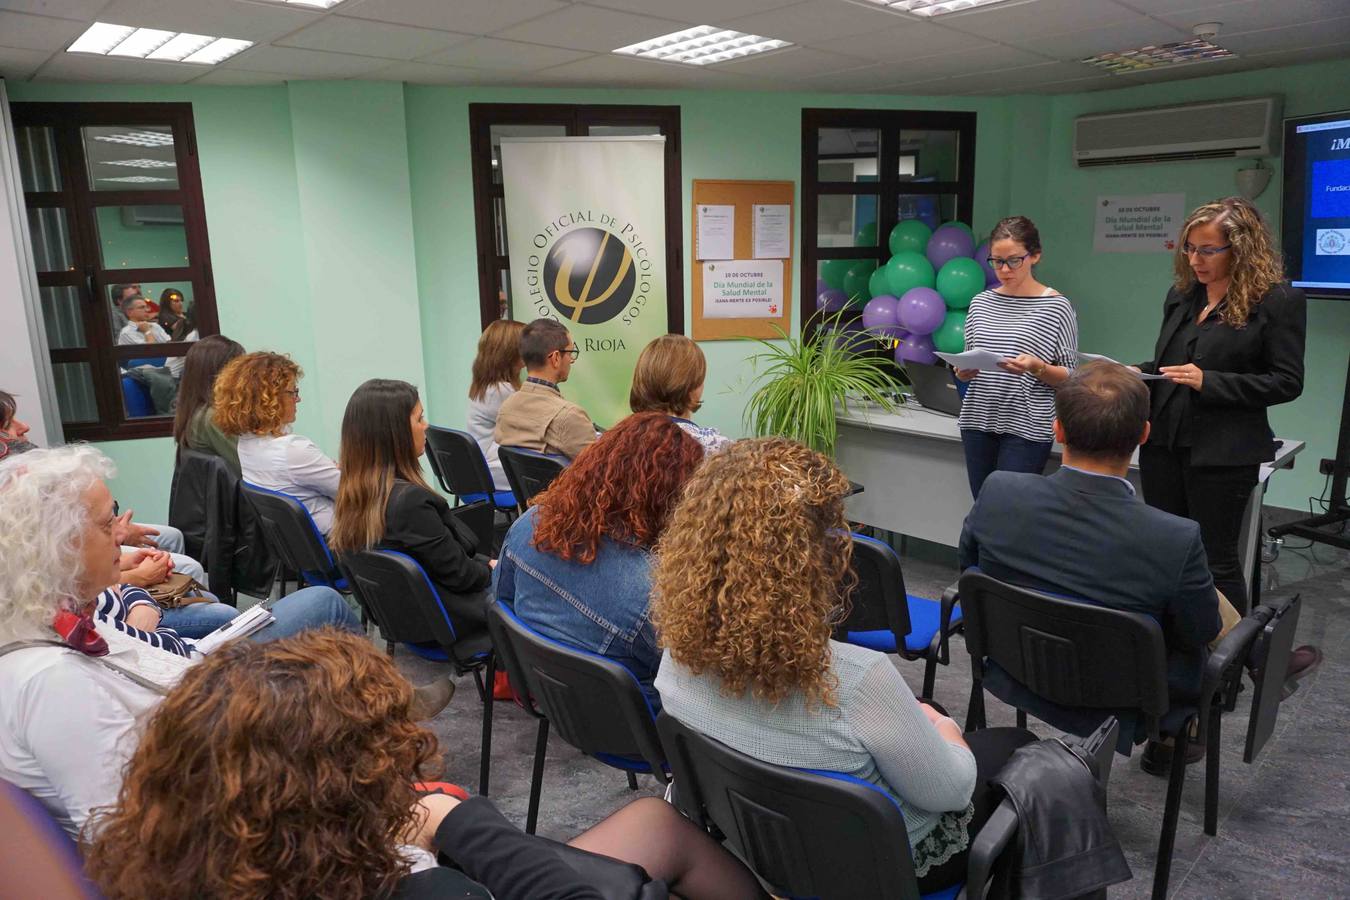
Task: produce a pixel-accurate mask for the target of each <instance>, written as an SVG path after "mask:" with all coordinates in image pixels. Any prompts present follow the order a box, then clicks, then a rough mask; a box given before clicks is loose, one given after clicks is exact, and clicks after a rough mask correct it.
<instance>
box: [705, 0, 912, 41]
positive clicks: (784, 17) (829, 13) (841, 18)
mask: <svg viewBox="0 0 1350 900" xmlns="http://www.w3.org/2000/svg"><path fill="white" fill-rule="evenodd" d="M716 24H720V25H725V26H726V27H727V28H734V29H736V30H737V31H744V32H746V33H748V34H759V35H763V36H764V37H772V38H778V39H779V40H784V41H792V42H793V43H794V44H811V45H816V44H819V43H820V42H821V41H828V40H832V39H834V38H842V37H848V36H850V35H854V34H865V33H867V32H874V31H879V30H882V29H886V28H894V27H895V26H896V25H897V24H899V19H898V17H897V16H896V15H895V13H889V12H886V11H885V10H882V9H880V8H878V7H870V8H869V7H866V6H863V5H861V4H858V3H840V2H822V0H807V2H805V3H796V4H794V5H792V6H785V7H782V8H780V9H775V10H773V11H772V12H765V13H758V14H756V15H753V16H745V17H743V18H739V19H728V20H727V21H725V22H723V21H721V20H719V21H718V22H717V23H716Z"/></svg>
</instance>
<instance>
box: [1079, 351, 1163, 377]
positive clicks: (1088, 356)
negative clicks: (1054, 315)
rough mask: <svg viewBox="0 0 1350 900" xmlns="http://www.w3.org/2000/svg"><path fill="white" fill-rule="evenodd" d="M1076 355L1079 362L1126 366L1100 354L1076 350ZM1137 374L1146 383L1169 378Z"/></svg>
mask: <svg viewBox="0 0 1350 900" xmlns="http://www.w3.org/2000/svg"><path fill="white" fill-rule="evenodd" d="M1074 353H1076V354H1077V356H1078V361H1079V362H1092V361H1094V360H1098V359H1100V360H1105V361H1106V362H1109V363H1116V365H1118V366H1124V365H1125V364H1124V363H1122V362H1116V361H1115V360H1114V359H1112V358H1111V357H1109V356H1102V355H1101V354H1100V353H1084V352H1083V351H1081V350H1075V351H1074ZM1125 368H1127V369H1129V368H1130V367H1129V366H1125ZM1130 371H1131V372H1134V370H1133V369H1130ZM1135 374H1136V375H1138V376H1139V377H1140V378H1141V379H1143V380H1144V381H1157V380H1158V379H1160V378H1166V377H1167V376H1166V375H1150V374H1148V373H1147V372H1135Z"/></svg>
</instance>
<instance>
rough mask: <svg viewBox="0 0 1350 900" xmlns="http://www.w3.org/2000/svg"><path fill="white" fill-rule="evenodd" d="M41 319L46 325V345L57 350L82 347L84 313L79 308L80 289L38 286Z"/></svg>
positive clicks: (83, 341) (83, 343) (83, 344)
mask: <svg viewBox="0 0 1350 900" xmlns="http://www.w3.org/2000/svg"><path fill="white" fill-rule="evenodd" d="M38 297H39V299H40V302H41V303H42V320H43V322H44V323H45V324H46V326H47V346H49V347H52V348H54V349H57V350H65V349H70V348H76V347H84V346H85V339H84V315H83V314H82V312H81V310H80V289H79V288H75V287H40V288H38Z"/></svg>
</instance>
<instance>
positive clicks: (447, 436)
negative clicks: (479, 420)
mask: <svg viewBox="0 0 1350 900" xmlns="http://www.w3.org/2000/svg"><path fill="white" fill-rule="evenodd" d="M427 461H428V462H430V463H431V470H432V471H433V472H435V473H436V478H437V479H438V480H439V481H440V483H441V488H442V489H444V490H445V492H446V493H447V494H454V495H455V496H456V497H462V496H464V495H465V494H489V495H490V494H491V493H492V492H493V491H495V490H496V487H494V486H493V484H492V472H491V471H490V470H489V469H488V464H487V460H486V459H485V458H484V457H483V450H482V448H481V447H479V446H478V442H477V441H475V440H474V439H473V435H471V434H469V433H468V432H467V431H457V430H456V429H454V428H442V427H440V426H439V425H431V426H429V427H428V428H427Z"/></svg>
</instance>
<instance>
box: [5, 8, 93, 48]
mask: <svg viewBox="0 0 1350 900" xmlns="http://www.w3.org/2000/svg"><path fill="white" fill-rule="evenodd" d="M87 27H88V26H87V25H85V24H84V23H83V22H72V21H70V20H68V19H49V18H47V17H46V16H30V15H26V14H25V13H17V12H6V11H5V10H0V47H12V48H13V49H15V50H48V51H51V50H64V49H65V48H66V45H67V44H69V43H70V42H71V41H73V40H75V39H76V38H77V37H79V36H80V35H81V34H83V33H84V30H85V29H86V28H87Z"/></svg>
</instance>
